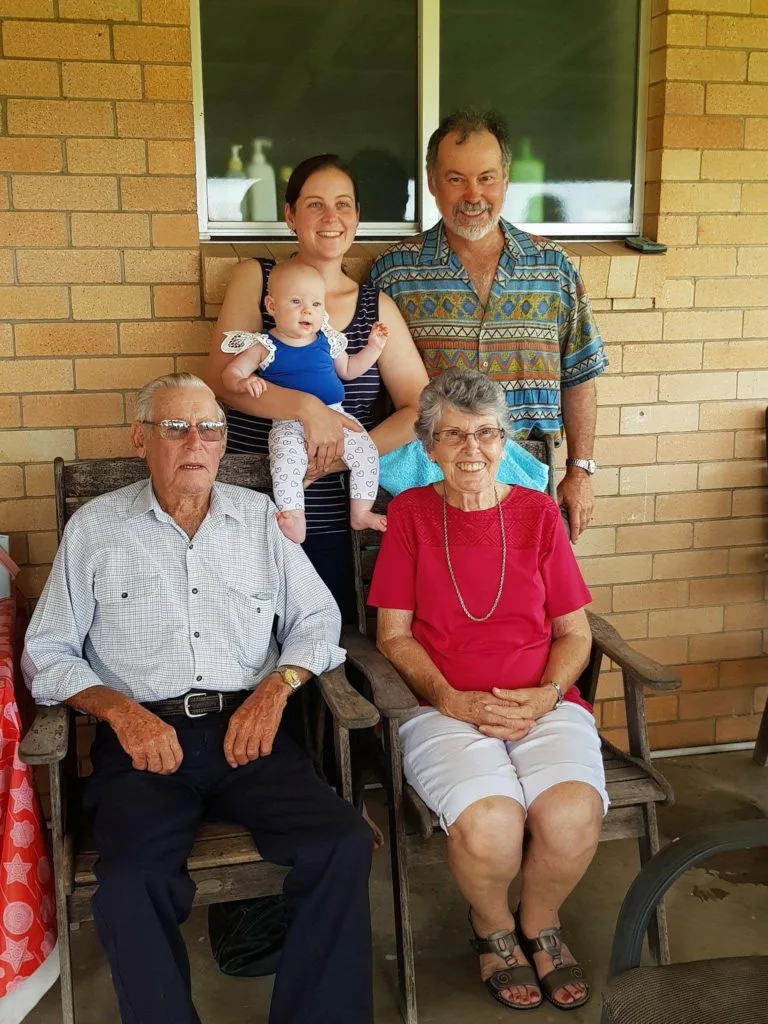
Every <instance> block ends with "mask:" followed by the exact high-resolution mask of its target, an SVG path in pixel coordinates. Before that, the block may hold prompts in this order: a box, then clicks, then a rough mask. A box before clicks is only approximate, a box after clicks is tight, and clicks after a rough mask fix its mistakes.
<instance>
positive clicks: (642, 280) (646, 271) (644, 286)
mask: <svg viewBox="0 0 768 1024" xmlns="http://www.w3.org/2000/svg"><path fill="white" fill-rule="evenodd" d="M666 276H667V259H666V256H641V257H640V267H639V269H638V272H637V284H636V286H635V294H636V295H637V296H638V297H641V296H643V297H647V296H650V297H652V298H655V297H657V296H658V295H661V293H662V291H663V289H664V282H665V280H666Z"/></svg>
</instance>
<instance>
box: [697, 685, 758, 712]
mask: <svg viewBox="0 0 768 1024" xmlns="http://www.w3.org/2000/svg"><path fill="white" fill-rule="evenodd" d="M751 710H752V692H751V690H748V689H741V690H719V691H717V692H712V693H685V694H682V695H681V697H680V717H681V718H709V717H710V716H711V715H722V716H728V717H729V718H730V717H731V716H732V715H742V714H746V713H748V712H749V711H751Z"/></svg>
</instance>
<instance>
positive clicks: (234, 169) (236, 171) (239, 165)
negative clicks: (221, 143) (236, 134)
mask: <svg viewBox="0 0 768 1024" xmlns="http://www.w3.org/2000/svg"><path fill="white" fill-rule="evenodd" d="M242 148H243V145H242V143H240V142H233V143H232V145H231V146H230V147H229V163H228V164H227V177H228V178H244V177H245V171H244V170H243V161H242V158H241V156H240V152H241V150H242Z"/></svg>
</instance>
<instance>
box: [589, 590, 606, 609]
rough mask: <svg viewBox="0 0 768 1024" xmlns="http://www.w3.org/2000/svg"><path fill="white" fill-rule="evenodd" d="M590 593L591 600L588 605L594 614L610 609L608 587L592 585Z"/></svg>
mask: <svg viewBox="0 0 768 1024" xmlns="http://www.w3.org/2000/svg"><path fill="white" fill-rule="evenodd" d="M590 593H591V594H592V601H591V602H590V604H589V605H588V607H589V609H590V611H593V612H594V613H595V614H596V615H602V614H603V612H609V611H610V610H611V588H610V587H592V590H591V591H590Z"/></svg>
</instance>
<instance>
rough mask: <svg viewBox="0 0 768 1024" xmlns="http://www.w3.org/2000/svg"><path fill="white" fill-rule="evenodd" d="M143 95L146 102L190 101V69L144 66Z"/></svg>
mask: <svg viewBox="0 0 768 1024" xmlns="http://www.w3.org/2000/svg"><path fill="white" fill-rule="evenodd" d="M144 95H145V97H146V98H147V99H148V100H191V99H192V71H191V69H190V68H187V67H179V66H174V65H167V66H166V65H162V64H145V65H144Z"/></svg>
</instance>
